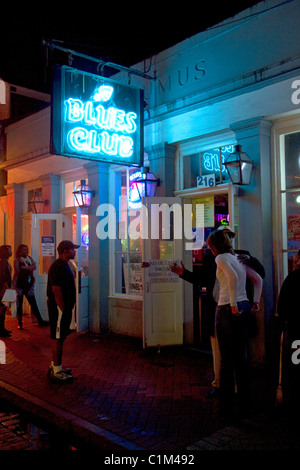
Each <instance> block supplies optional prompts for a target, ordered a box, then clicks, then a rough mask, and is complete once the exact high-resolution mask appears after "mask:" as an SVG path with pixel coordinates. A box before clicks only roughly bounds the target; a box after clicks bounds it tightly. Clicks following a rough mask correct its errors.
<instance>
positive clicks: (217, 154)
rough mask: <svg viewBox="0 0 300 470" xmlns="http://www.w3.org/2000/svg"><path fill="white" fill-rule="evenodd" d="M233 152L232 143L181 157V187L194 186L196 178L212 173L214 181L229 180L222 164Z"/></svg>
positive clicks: (223, 181)
mask: <svg viewBox="0 0 300 470" xmlns="http://www.w3.org/2000/svg"><path fill="white" fill-rule="evenodd" d="M232 152H234V146H233V145H226V146H223V147H216V148H213V149H209V150H205V151H203V152H199V153H196V154H193V155H188V156H186V157H184V159H183V175H184V176H183V178H184V181H183V187H184V188H196V187H197V178H198V177H199V176H207V175H211V174H214V175H215V177H216V183H225V182H227V181H230V178H229V175H228V172H227V170H226V167H225V166H224V165H222V163H224V162H225V160H226V158H227V157H228V155H230V154H231V153H232Z"/></svg>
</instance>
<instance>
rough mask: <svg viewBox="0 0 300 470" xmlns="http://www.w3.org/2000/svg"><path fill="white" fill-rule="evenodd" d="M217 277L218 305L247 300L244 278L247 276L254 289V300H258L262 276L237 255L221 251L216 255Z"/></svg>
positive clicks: (234, 303) (235, 303)
mask: <svg viewBox="0 0 300 470" xmlns="http://www.w3.org/2000/svg"><path fill="white" fill-rule="evenodd" d="M216 264H217V274H216V276H217V279H218V280H219V283H220V292H219V300H218V305H226V304H230V305H231V306H236V305H237V302H242V301H244V300H248V298H247V293H246V278H247V277H249V279H250V280H251V282H252V284H253V289H254V299H253V301H254V302H259V300H260V296H261V291H262V278H261V277H260V275H259V274H257V272H256V271H254V269H252V268H250V267H249V266H247V265H246V264H243V263H241V262H240V261H239V260H238V258H237V255H232V254H231V253H221V254H219V255H217V256H216Z"/></svg>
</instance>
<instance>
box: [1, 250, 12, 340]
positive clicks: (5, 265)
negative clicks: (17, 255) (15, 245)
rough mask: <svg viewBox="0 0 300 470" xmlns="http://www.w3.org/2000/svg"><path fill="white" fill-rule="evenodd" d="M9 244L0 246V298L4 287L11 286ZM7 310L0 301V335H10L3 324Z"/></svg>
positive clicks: (4, 289) (8, 287)
mask: <svg viewBox="0 0 300 470" xmlns="http://www.w3.org/2000/svg"><path fill="white" fill-rule="evenodd" d="M11 255H12V253H11V246H10V245H2V246H0V299H2V297H3V296H4V293H5V291H6V289H10V288H11V286H12V277H11V271H12V269H11V265H10V263H9V262H8V259H9V258H10V257H11ZM6 310H7V307H6V305H4V304H3V303H2V302H0V336H1V337H2V338H3V337H7V336H10V335H11V331H9V330H7V329H6V328H5V326H4V324H5V312H6Z"/></svg>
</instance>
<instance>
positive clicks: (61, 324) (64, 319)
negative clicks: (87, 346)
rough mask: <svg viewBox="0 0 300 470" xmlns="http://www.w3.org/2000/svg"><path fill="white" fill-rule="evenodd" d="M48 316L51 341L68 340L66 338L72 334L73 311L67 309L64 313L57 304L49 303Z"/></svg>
mask: <svg viewBox="0 0 300 470" xmlns="http://www.w3.org/2000/svg"><path fill="white" fill-rule="evenodd" d="M48 314H49V322H50V337H51V339H58V340H64V339H66V337H67V336H68V335H69V334H70V333H71V330H70V325H71V321H72V309H70V308H69V309H65V310H64V311H63V312H62V311H61V310H60V309H59V308H58V307H57V305H56V304H53V303H51V302H49V301H48Z"/></svg>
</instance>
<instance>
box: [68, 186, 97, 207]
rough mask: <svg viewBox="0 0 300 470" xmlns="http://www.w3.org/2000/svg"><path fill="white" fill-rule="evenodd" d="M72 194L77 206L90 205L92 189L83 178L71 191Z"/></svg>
mask: <svg viewBox="0 0 300 470" xmlns="http://www.w3.org/2000/svg"><path fill="white" fill-rule="evenodd" d="M73 194H74V196H75V199H76V202H77V205H78V206H79V207H90V206H91V204H92V197H93V195H94V191H92V190H91V189H90V187H89V186H88V185H87V184H86V183H85V180H81V182H80V185H78V186H77V188H76V189H75V191H73Z"/></svg>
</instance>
